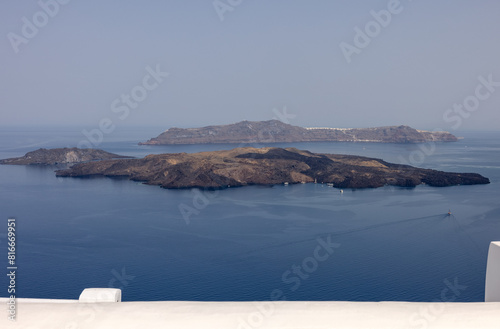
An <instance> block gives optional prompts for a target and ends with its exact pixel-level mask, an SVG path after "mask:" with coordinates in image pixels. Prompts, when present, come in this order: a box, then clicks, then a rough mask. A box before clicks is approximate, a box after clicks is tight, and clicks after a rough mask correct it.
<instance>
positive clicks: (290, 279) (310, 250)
mask: <svg viewBox="0 0 500 329" xmlns="http://www.w3.org/2000/svg"><path fill="white" fill-rule="evenodd" d="M161 131H162V129H161V128H159V129H155V128H150V129H144V128H134V129H124V128H123V129H121V130H117V131H116V132H114V133H113V134H110V135H107V136H104V140H103V142H102V143H101V144H100V145H99V148H102V149H104V150H106V151H110V152H115V153H119V154H123V155H132V156H144V155H147V154H151V153H165V152H197V151H207V150H216V149H229V148H233V147H236V146H237V145H184V146H183V145H178V146H156V147H152V146H138V145H137V142H139V141H144V140H147V139H149V138H150V137H153V136H156V135H158V134H159V133H160V132H161ZM462 135H463V136H464V137H465V138H464V139H463V140H460V141H459V142H457V143H440V144H436V145H434V147H435V149H434V150H431V152H430V151H428V152H427V153H429V155H426V156H424V157H421V155H422V154H423V152H421V149H420V148H421V147H423V146H425V147H426V148H427V149H431V147H432V145H423V146H422V145H420V146H419V145H396V144H372V143H294V144H279V145H274V146H293V147H297V148H299V149H307V150H310V151H313V152H328V153H348V154H356V155H364V156H370V157H378V158H382V159H384V160H387V161H390V162H403V161H408V159H410V158H412V159H413V160H418V162H419V163H420V162H421V163H420V166H422V167H426V168H433V169H439V170H447V171H457V172H477V173H480V174H482V175H484V176H486V177H488V178H490V180H491V184H489V185H476V186H453V187H445V188H435V187H429V186H418V187H416V188H397V187H384V188H378V189H356V190H350V189H349V190H344V193H343V194H341V193H340V192H339V190H338V189H335V188H330V187H327V186H323V185H321V184H299V185H290V186H281V185H280V186H272V187H255V186H253V187H242V188H232V189H226V190H221V191H218V192H208V191H200V190H165V189H161V188H159V187H154V186H146V185H143V184H140V183H137V182H131V181H127V180H114V179H108V178H93V179H78V178H59V179H58V178H56V177H55V175H54V172H53V171H54V170H55V169H56V168H53V167H37V166H5V165H3V166H0V182H1V183H0V184H1V185H0V203H1V205H0V240H1V242H0V243H1V245H3V247H2V248H0V250H4V251H3V252H4V253H5V255H3V256H2V255H1V253H0V259H2V260H1V261H0V264H3V265H2V268H4V270H5V268H6V266H7V248H6V245H7V241H6V230H7V218H8V217H9V216H12V217H15V218H16V219H17V242H18V249H17V265H18V272H17V273H18V277H17V286H18V290H17V297H27V298H28V297H29V298H68V299H74V298H78V296H79V294H80V293H81V291H82V290H83V289H85V288H89V287H116V288H121V289H122V291H123V300H126V301H131V300H198V301H233V300H237V301H246V300H270V299H271V293H272V292H273V291H274V292H275V293H276V291H279V292H280V293H281V295H283V296H284V297H285V298H286V299H288V300H349V301H381V300H387V301H389V300H396V301H433V300H439V299H440V298H441V292H442V291H443V289H445V288H447V287H448V285H449V284H454V283H455V284H456V283H458V284H459V285H460V289H459V290H458V293H457V294H456V296H455V297H456V299H455V300H456V301H461V302H467V301H468V302H471V301H482V300H483V298H484V276H485V267H486V257H487V250H488V245H489V243H490V241H495V240H496V241H498V240H500V204H499V201H498V200H499V196H500V133H499V132H481V133H472V132H471V133H463V134H462ZM82 139H84V136H83V135H82V133H81V129H79V128H72V127H68V128H58V127H45V128H43V127H42V128H41V127H38V128H27V127H15V128H5V127H4V128H2V129H1V130H0V158H8V157H14V156H22V155H24V154H25V153H26V152H28V151H31V150H35V149H38V148H40V147H45V148H51V147H66V146H68V147H72V146H76V144H77V143H78V142H79V141H81V140H82ZM260 146H265V144H261V145H260ZM179 206H181V208H184V209H189V207H191V209H193V210H195V212H193V214H192V215H191V216H190V218H189V224H188V223H187V222H186V220H185V218H183V216H182V214H181V212H180V210H179ZM448 209H451V211H452V213H453V215H452V216H447V215H446V213H447V212H448ZM318 239H320V240H322V241H331V242H332V243H335V248H334V249H333V251H334V252H333V253H331V254H328V253H326V251H325V249H318V248H322V247H321V246H322V244H321V243H320V242H318V241H319V240H318ZM318 250H320V253H319V252H318ZM318 255H321V257H320V258H321V260H318V258H315V256H316V257H317V256H318ZM326 256H328V257H326ZM325 257H326V259H325ZM0 278H1V279H0V296H1V297H7V296H8V293H7V286H8V283H7V278H6V276H5V275H0ZM2 287H3V288H2ZM448 291H450V290H448Z"/></svg>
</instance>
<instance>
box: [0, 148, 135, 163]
mask: <svg viewBox="0 0 500 329" xmlns="http://www.w3.org/2000/svg"><path fill="white" fill-rule="evenodd" d="M119 158H130V157H126V156H121V155H118V154H113V153H109V152H106V151H103V150H96V149H79V148H76V147H73V148H56V149H43V148H41V149H38V150H36V151H32V152H28V153H26V154H25V155H24V156H22V157H19V158H10V159H4V160H0V164H9V165H30V164H36V165H55V164H64V163H79V162H87V161H95V160H107V159H119Z"/></svg>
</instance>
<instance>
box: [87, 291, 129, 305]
mask: <svg viewBox="0 0 500 329" xmlns="http://www.w3.org/2000/svg"><path fill="white" fill-rule="evenodd" d="M78 301H79V302H80V303H119V302H121V301H122V291H121V290H120V289H113V288H87V289H84V290H83V291H82V293H81V294H80V298H78Z"/></svg>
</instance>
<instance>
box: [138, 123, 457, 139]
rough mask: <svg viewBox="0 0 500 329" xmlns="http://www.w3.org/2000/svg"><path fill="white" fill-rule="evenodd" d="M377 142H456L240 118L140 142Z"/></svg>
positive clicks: (394, 129) (402, 130)
mask: <svg viewBox="0 0 500 329" xmlns="http://www.w3.org/2000/svg"><path fill="white" fill-rule="evenodd" d="M332 141H334V142H379V143H423V142H427V141H441V142H455V141H457V138H456V137H455V136H454V135H452V134H450V133H449V132H430V131H423V130H416V129H414V128H411V127H408V126H390V127H377V128H348V129H344V128H302V127H298V126H292V125H289V124H286V123H283V122H281V121H278V120H269V121H242V122H238V123H235V124H230V125H221V126H207V127H202V128H188V129H182V128H170V129H168V130H166V131H165V132H163V133H162V134H160V135H159V136H158V137H155V138H152V139H150V140H149V141H147V142H144V143H139V144H142V145H161V144H214V143H247V144H250V143H287V142H289V143H291V142H332Z"/></svg>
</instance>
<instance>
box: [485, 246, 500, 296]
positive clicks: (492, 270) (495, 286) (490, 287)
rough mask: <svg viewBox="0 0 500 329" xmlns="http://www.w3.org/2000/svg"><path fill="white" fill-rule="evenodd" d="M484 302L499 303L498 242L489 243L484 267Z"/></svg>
mask: <svg viewBox="0 0 500 329" xmlns="http://www.w3.org/2000/svg"><path fill="white" fill-rule="evenodd" d="M484 301H485V302H500V241H496V242H491V243H490V249H489V250H488V263H487V265H486V284H485V288H484Z"/></svg>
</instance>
